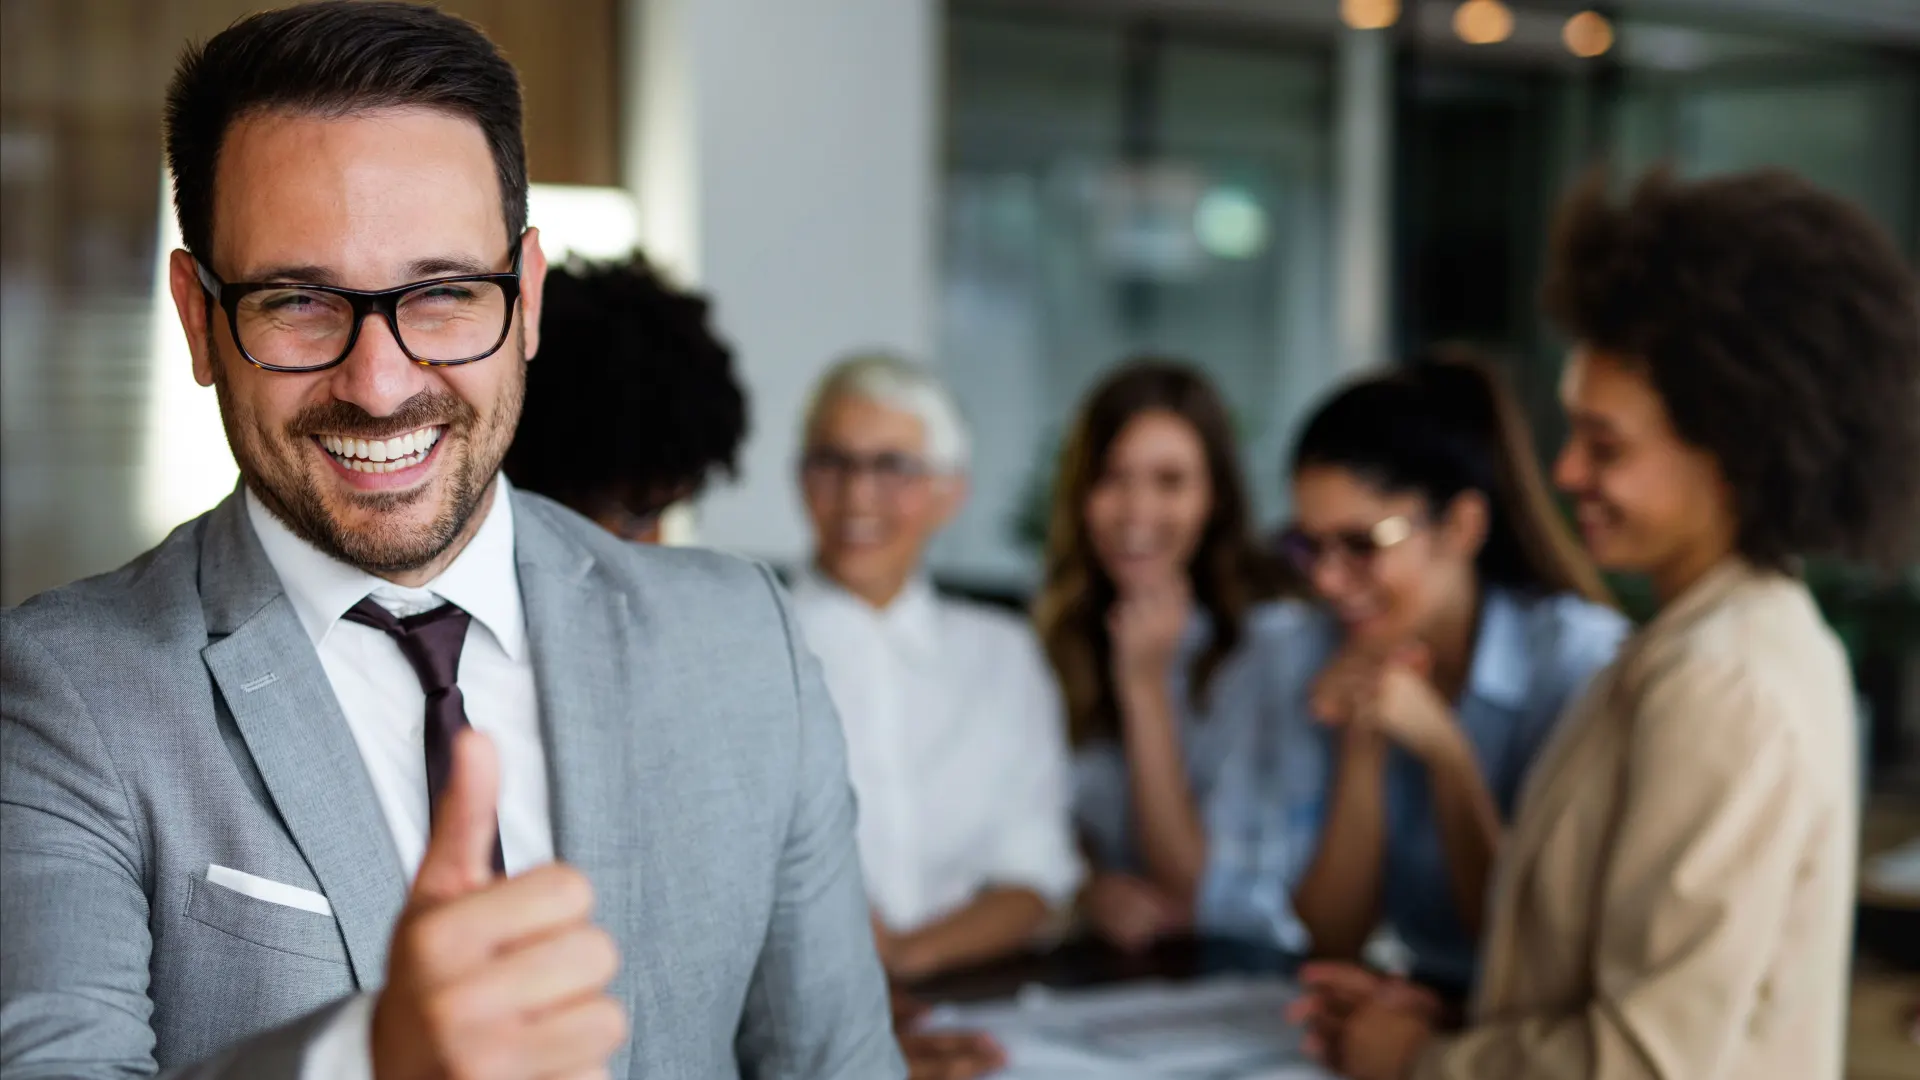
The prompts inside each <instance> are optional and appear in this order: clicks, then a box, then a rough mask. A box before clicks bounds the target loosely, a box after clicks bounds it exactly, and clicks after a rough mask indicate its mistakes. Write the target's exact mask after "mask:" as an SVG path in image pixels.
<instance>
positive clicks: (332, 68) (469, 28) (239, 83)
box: [166, 0, 527, 259]
mask: <svg viewBox="0 0 1920 1080" xmlns="http://www.w3.org/2000/svg"><path fill="white" fill-rule="evenodd" d="M408 106H412V107H418V108H426V109H435V110H438V111H440V112H444V113H447V114H449V115H452V116H457V117H462V118H465V119H468V120H472V121H473V122H474V123H476V124H478V125H479V126H480V130H481V132H482V133H483V134H484V135H485V136H486V139H487V146H488V148H489V149H490V150H491V151H492V153H493V164H494V170H495V172H496V173H497V174H498V176H499V178H500V208H501V212H502V215H503V216H504V218H505V225H506V231H507V240H508V242H509V243H511V242H512V241H513V240H515V239H516V238H518V237H519V235H520V234H521V232H523V231H524V230H525V229H526V227H527V151H526V144H525V143H524V142H522V140H521V135H520V79H519V77H518V76H517V75H515V74H514V71H513V65H511V64H509V63H507V60H506V58H505V57H503V56H501V55H500V51H499V50H498V49H496V48H494V45H493V42H491V41H488V40H487V37H486V35H485V34H482V33H481V32H480V30H479V29H478V28H477V27H475V26H474V25H473V24H472V23H469V22H467V21H465V20H463V19H459V18H456V17H454V16H452V15H448V14H446V13H445V12H442V11H438V10H435V9H434V8H430V7H424V6H421V5H417V4H398V3H371V2H361V0H322V2H318V3H308V4H298V5H295V6H293V7H288V8H281V9H279V10H276V11H266V12H262V13H260V14H258V15H250V16H248V17H247V18H244V19H241V20H239V21H238V22H235V23H234V24H233V25H232V26H229V27H227V28H226V29H225V30H222V31H221V32H220V33H218V34H215V35H214V36H213V37H212V38H211V39H210V40H208V41H207V42H206V43H205V44H204V45H200V46H192V45H189V46H188V47H187V49H186V51H185V52H184V53H182V54H181V57H180V64H179V66H178V67H177V68H176V69H175V70H174V75H173V82H172V84H171V85H170V86H169V87H168V88H167V109H166V140H167V165H168V168H170V169H171V170H172V172H173V205H174V208H175V210H176V211H177V212H178V214H179V215H180V235H181V238H182V239H183V240H185V241H186V245H187V248H188V250H190V251H192V252H194V253H195V254H196V255H199V256H200V257H201V258H203V259H204V258H207V257H208V256H209V255H210V254H211V249H212V244H213V179H214V173H215V167H216V165H217V164H218V162H219V159H220V149H221V144H222V143H223V142H224V140H225V139H226V136H227V132H228V131H229V130H230V129H231V128H232V126H233V124H234V123H235V122H236V121H238V120H241V119H243V118H245V117H247V116H249V115H252V114H254V113H259V112H264V111H269V110H281V109H284V110H288V111H292V112H299V113H310V114H318V115H322V116H347V115H351V114H353V113H356V112H362V111H366V110H371V109H384V108H400V107H408Z"/></svg>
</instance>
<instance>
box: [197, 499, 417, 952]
mask: <svg viewBox="0 0 1920 1080" xmlns="http://www.w3.org/2000/svg"><path fill="white" fill-rule="evenodd" d="M200 585H201V597H202V602H203V604H204V606H205V609H206V613H207V628H208V633H209V637H210V638H211V639H212V643H211V644H209V645H208V646H207V647H206V648H205V649H204V650H203V651H202V653H201V655H202V656H203V657H204V659H205V660H206V664H207V670H208V671H209V672H210V673H211V674H212V676H213V679H214V682H215V683H216V684H217V685H218V686H219V687H220V694H221V697H222V698H223V699H224V700H225V702H226V704H227V708H228V710H229V711H230V712H232V714H233V718H234V723H235V725H236V726H237V727H238V728H239V730H240V735H241V737H242V738H243V739H244V740H245V741H246V744H247V750H248V752H249V753H251V754H252V756H253V761H254V766H255V767H256V768H257V769H258V770H259V772H260V778H261V780H262V782H264V784H265V785H266V789H267V793H268V794H269V795H271V796H272V798H273V802H274V806H275V807H277V808H278V809H279V811H280V816H281V819H282V820H284V821H285V822H286V825H287V831H288V832H289V833H291V834H292V836H293V842H294V843H295V844H296V845H297V846H298V847H299V848H300V853H301V854H302V855H303V856H305V858H306V860H307V865H308V866H309V867H310V868H311V869H312V871H313V875H314V877H315V878H317V879H318V880H319V882H320V887H321V888H322V889H323V890H325V892H326V896H327V902H328V903H329V904H331V905H332V907H333V912H334V917H335V918H336V919H337V920H338V921H339V924H340V932H341V934H342V935H343V936H344V937H345V939H346V943H347V955H348V957H349V959H350V960H351V961H352V965H353V975H354V980H355V981H356V982H357V983H358V984H359V985H360V986H361V987H362V988H372V987H375V986H378V985H380V984H381V983H382V982H384V981H385V978H386V966H387V942H388V939H389V937H390V936H391V934H392V932H393V924H394V921H395V919H397V918H398V916H399V914H400V909H401V908H402V907H403V906H404V905H405V902H406V880H405V875H404V872H403V871H402V869H401V866H400V857H399V855H398V854H397V853H396V852H395V850H394V846H393V836H392V834H391V833H390V832H389V831H388V828H387V822H386V818H385V817H384V816H383V815H382V813H381V810H380V804H379V801H378V799H377V798H376V796H375V795H374V791H373V783H372V781H371V780H370V779H368V777H367V772H366V766H365V764H364V763H363V762H362V760H361V758H360V748H359V747H358V746H357V745H356V744H355V743H354V740H353V734H352V733H351V732H350V731H349V730H348V729H347V724H346V719H345V717H344V716H342V715H341V712H340V703H339V700H338V699H337V698H336V697H335V696H334V693H333V686H332V684H331V683H330V682H329V681H328V679H327V674H326V671H325V669H323V668H322V667H321V666H320V657H319V655H318V654H317V653H315V652H314V648H313V643H312V641H310V640H309V639H308V637H307V634H306V631H305V630H304V629H303V628H302V627H301V625H300V620H299V617H298V616H297V615H295V614H294V611H293V605H292V604H291V603H290V602H289V601H288V599H287V597H286V594H285V592H284V590H283V589H282V588H281V585H280V579H279V577H278V575H276V574H275V573H274V571H273V567H272V564H270V563H269V562H268V561H267V557H266V553H265V552H264V551H263V550H261V548H260V542H259V540H258V539H256V538H255V537H254V535H253V528H252V526H251V525H249V524H248V523H247V520H246V513H245V510H244V507H243V506H242V505H241V502H240V498H239V496H238V495H237V494H236V495H233V496H229V497H228V498H227V500H226V501H225V502H223V503H222V504H221V505H220V506H219V507H218V508H216V509H215V510H214V511H213V514H212V517H211V518H210V521H209V528H208V531H207V537H206V539H205V540H204V541H203V542H202V545H201V553H200Z"/></svg>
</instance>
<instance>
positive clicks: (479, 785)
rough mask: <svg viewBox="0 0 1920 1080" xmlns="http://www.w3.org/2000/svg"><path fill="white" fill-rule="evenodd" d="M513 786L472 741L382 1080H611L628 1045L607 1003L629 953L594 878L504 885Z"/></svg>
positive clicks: (412, 904) (376, 1036) (403, 982)
mask: <svg viewBox="0 0 1920 1080" xmlns="http://www.w3.org/2000/svg"><path fill="white" fill-rule="evenodd" d="M499 788H500V765H499V759H498V757H497V755H496V753H495V751H494V748H493V744H492V743H491V742H490V741H489V740H488V739H487V737H486V736H485V735H482V734H480V733H479V732H476V731H465V732H462V733H461V734H460V735H459V737H458V738H456V739H455V740H454V745H453V774H452V777H451V778H450V779H449V781H448V784H447V789H446V791H445V792H443V793H442V795H441V798H440V805H439V806H438V807H436V808H435V809H436V812H435V814H434V816H433V835H432V836H431V837H429V838H428V841H427V850H426V854H425V855H424V856H423V857H422V858H421V860H420V871H419V873H418V874H417V875H416V876H415V877H414V882H413V891H412V893H411V894H410V895H409V897H408V898H407V906H406V909H405V910H404V911H402V912H401V914H400V921H399V923H398V924H397V925H396V926H395V928H394V932H393V943H392V947H391V949H390V950H389V953H388V963H387V985H386V986H385V988H384V989H382V990H381V991H380V997H379V999H378V1001H376V1002H375V1004H374V1010H373V1039H372V1043H373V1045H372V1052H373V1070H374V1076H375V1077H377V1078H378V1080H443V1078H452V1080H464V1078H467V1077H482V1076H484V1077H489V1078H499V1080H519V1078H522V1077H527V1078H531V1077H548V1076H554V1077H568V1078H573V1077H580V1078H588V1077H598V1076H605V1075H606V1072H605V1068H606V1063H607V1059H608V1058H609V1057H610V1056H611V1055H612V1054H613V1052H614V1050H616V1049H617V1048H618V1047H619V1046H620V1043H621V1042H622V1041H623V1040H625V1039H626V1035H627V1022H626V1015H625V1013H624V1012H622V1010H621V1008H620V1005H619V1003H618V1002H616V1001H614V1000H613V999H612V998H610V997H608V996H607V994H606V989H607V985H608V983H610V982H611V981H612V979H613V974H614V971H615V970H616V969H617V968H618V967H619V962H620V956H619V951H618V949H617V948H616V947H615V946H614V943H613V939H612V938H611V937H609V936H608V935H607V933H606V932H605V931H603V930H601V929H600V928H598V927H596V926H594V925H593V922H592V915H593V888H592V886H591V885H589V884H588V882H587V879H586V878H585V876H583V875H582V874H581V873H580V872H579V871H577V870H574V869H572V868H571V867H567V866H562V865H560V864H558V863H554V864H549V865H547V866H542V867H539V868H537V869H534V870H529V871H527V872H526V873H524V874H521V875H519V876H517V877H513V878H508V879H496V878H495V876H494V873H493V843H494V833H495V830H496V829H497V828H498V817H497V810H496V806H497V803H498V801H499Z"/></svg>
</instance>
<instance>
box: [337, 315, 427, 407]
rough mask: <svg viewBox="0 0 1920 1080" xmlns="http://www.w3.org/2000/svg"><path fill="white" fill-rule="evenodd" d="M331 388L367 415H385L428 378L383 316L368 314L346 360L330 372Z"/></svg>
mask: <svg viewBox="0 0 1920 1080" xmlns="http://www.w3.org/2000/svg"><path fill="white" fill-rule="evenodd" d="M330 374H331V375H332V376H333V378H332V384H331V389H332V391H333V396H334V397H335V398H338V399H339V400H341V401H345V402H350V403H352V404H354V405H358V406H359V407H360V408H361V409H363V410H365V412H366V413H367V415H369V416H387V415H390V414H391V413H393V412H394V410H396V409H398V408H399V407H400V404H401V403H402V402H404V401H406V400H408V399H409V398H412V397H413V396H414V395H416V394H418V393H420V391H422V390H424V389H425V388H426V385H427V381H428V379H429V378H431V376H430V375H429V374H428V373H427V371H426V369H425V368H424V367H423V366H422V365H420V364H416V363H414V362H413V360H411V359H410V358H409V357H408V356H407V354H406V351H405V350H404V349H402V348H401V347H400V341H399V339H398V338H396V337H395V336H394V334H393V327H392V325H391V324H389V323H388V322H387V320H386V318H385V316H382V315H379V314H376V313H369V314H368V315H367V317H366V318H365V319H364V320H362V321H361V323H360V334H359V337H358V338H356V339H355V340H354V343H353V350H352V351H351V352H349V353H348V354H347V358H346V360H344V361H342V362H341V364H340V366H339V367H336V368H334V369H333V371H332V372H330Z"/></svg>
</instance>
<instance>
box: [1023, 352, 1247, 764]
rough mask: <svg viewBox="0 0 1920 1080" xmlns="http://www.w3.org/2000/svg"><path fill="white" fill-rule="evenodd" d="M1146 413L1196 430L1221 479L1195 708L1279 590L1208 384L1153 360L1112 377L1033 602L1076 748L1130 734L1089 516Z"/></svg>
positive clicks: (1081, 436)
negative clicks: (1110, 454) (1112, 459)
mask: <svg viewBox="0 0 1920 1080" xmlns="http://www.w3.org/2000/svg"><path fill="white" fill-rule="evenodd" d="M1147 412H1169V413H1172V414H1173V415H1175V416H1178V417H1180V418H1181V419H1182V420H1184V421H1186V422H1187V423H1188V424H1189V425H1191V426H1192V427H1193V430H1194V431H1195V433H1197V434H1198V435H1199V436H1200V442H1201V445H1202V446H1203V447H1204V448H1205V451H1206V458H1207V469H1208V472H1209V473H1210V474H1211V476H1212V480H1213V484H1212V487H1213V512H1212V514H1211V516H1210V517H1209V518H1208V519H1207V525H1206V530H1205V532H1203V533H1202V535H1201V538H1200V547H1199V549H1198V550H1197V551H1196V552H1194V556H1193V562H1192V563H1191V564H1190V565H1189V567H1188V572H1189V574H1190V575H1191V579H1192V582H1193V598H1194V603H1195V604H1196V605H1197V606H1198V607H1199V608H1200V609H1201V610H1203V611H1205V612H1206V613H1207V615H1208V617H1209V618H1210V619H1211V620H1212V622H1213V635H1212V638H1211V639H1210V640H1209V641H1208V643H1207V645H1206V647H1205V648H1204V649H1202V650H1201V652H1200V654H1199V655H1198V656H1196V657H1195V658H1194V661H1193V667H1192V669H1191V671H1190V672H1189V678H1188V693H1189V694H1190V695H1191V700H1192V702H1193V703H1194V704H1195V705H1196V706H1198V705H1202V704H1204V702H1205V700H1206V694H1207V690H1208V687H1209V684H1210V683H1211V682H1212V679H1213V676H1214V675H1215V674H1216V673H1218V671H1219V670H1220V666H1221V665H1222V664H1224V663H1225V662H1226V661H1227V659H1228V658H1229V657H1230V656H1232V655H1233V651H1234V650H1235V649H1236V648H1238V647H1239V645H1240V640H1241V638H1242V636H1243V635H1244V633H1245V628H1246V620H1247V613H1248V611H1249V610H1250V609H1251V608H1252V607H1253V605H1254V604H1255V603H1256V602H1258V601H1260V600H1263V599H1268V598H1270V597H1272V596H1273V595H1274V594H1275V593H1276V592H1277V591H1278V590H1277V582H1276V578H1277V575H1276V573H1275V570H1274V566H1273V563H1272V561H1271V560H1269V559H1268V558H1267V557H1266V556H1265V555H1263V554H1262V553H1261V551H1260V549H1259V548H1258V547H1257V546H1256V545H1255V543H1254V540H1253V534H1252V532H1251V520H1252V512H1251V510H1250V509H1249V506H1248V502H1247V489H1246V484H1245V483H1244V482H1243V481H1242V479H1241V473H1240V459H1239V455H1238V452H1237V449H1236V441H1235V439H1234V436H1233V423H1232V421H1231V419H1230V418H1229V417H1228V414H1227V408H1226V406H1225V405H1224V404H1222V403H1221V401H1220V395H1219V394H1218V393H1216V392H1215V390H1214V388H1213V385H1212V384H1211V383H1209V382H1208V381H1207V379H1206V376H1204V375H1202V374H1200V372H1199V371H1198V370H1196V369H1195V368H1193V367H1191V366H1189V365H1187V364H1184V363H1179V362H1176V361H1170V360H1161V359H1157V358H1151V357H1148V358H1141V359H1137V360H1134V361H1132V362H1130V363H1128V364H1126V365H1124V366H1122V367H1120V368H1118V369H1116V370H1115V371H1114V372H1113V373H1112V374H1110V375H1108V376H1107V377H1106V378H1105V379H1104V380H1102V381H1101V383H1100V384H1099V385H1098V386H1096V387H1095V388H1094V390H1093V393H1092V394H1091V395H1089V396H1088V398H1087V401H1086V403H1085V404H1084V405H1083V406H1082V407H1081V409H1080V414H1079V416H1078V417H1077V418H1076V419H1075V421H1074V425H1073V431H1072V433H1071V435H1070V436H1069V437H1068V439H1067V443H1066V446H1065V448H1064V450H1063V451H1062V453H1061V456H1060V474H1059V479H1058V480H1057V481H1056V482H1055V485H1054V489H1053V490H1054V498H1053V520H1052V523H1051V525H1050V526H1049V528H1048V530H1047V555H1046V581H1045V583H1044V584H1043V585H1042V587H1041V590H1040V596H1039V599H1038V600H1037V601H1036V603H1035V604H1034V624H1035V628H1036V630H1037V631H1038V633H1039V637H1040V641H1041V643H1042V644H1043V645H1044V646H1045V648H1046V653H1047V659H1048V660H1050V661H1051V662H1052V664H1053V669H1054V673H1055V674H1056V675H1057V676H1058V677H1059V679H1060V688H1061V691H1062V693H1063V695H1064V696H1065V698H1066V705H1067V728H1068V733H1069V736H1070V739H1071V741H1072V743H1073V745H1075V746H1082V745H1085V744H1086V743H1088V742H1090V741H1095V740H1098V739H1103V738H1114V737H1116V736H1117V735H1118V734H1119V730H1120V714H1119V704H1118V701H1117V700H1116V697H1115V694H1114V687H1113V676H1112V673H1111V671H1110V670H1109V663H1110V660H1111V657H1112V643H1111V642H1110V641H1109V640H1108V638H1107V609H1108V608H1109V607H1110V606H1112V604H1113V601H1114V597H1115V591H1114V587H1113V581H1112V580H1111V579H1110V578H1108V577H1107V574H1106V571H1105V570H1103V569H1101V567H1100V560H1099V559H1098V558H1097V557H1096V556H1095V554H1094V551H1093V541H1092V539H1091V538H1090V537H1089V536H1088V535H1087V523H1086V508H1087V499H1088V496H1089V495H1090V494H1091V492H1092V491H1093V486H1094V484H1095V483H1096V482H1098V481H1099V479H1100V475H1101V473H1102V472H1103V471H1104V470H1105V469H1106V461H1107V451H1108V450H1109V449H1110V448H1111V447H1112V446H1113V443H1114V441H1115V440H1116V439H1118V438H1119V437H1120V433H1121V432H1122V431H1123V430H1125V429H1126V427H1127V424H1128V423H1129V422H1131V421H1132V420H1133V418H1134V417H1136V416H1139V415H1140V414H1142V413H1147Z"/></svg>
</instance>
